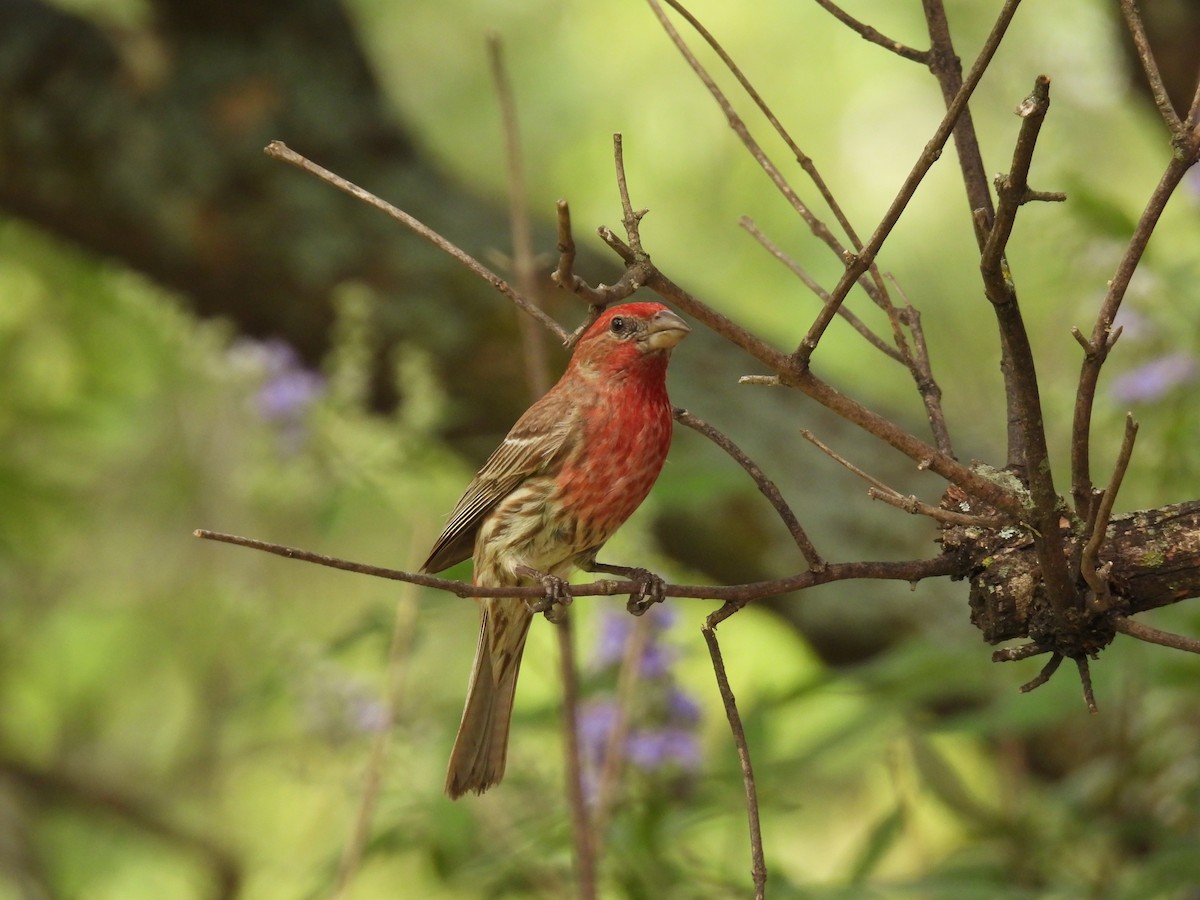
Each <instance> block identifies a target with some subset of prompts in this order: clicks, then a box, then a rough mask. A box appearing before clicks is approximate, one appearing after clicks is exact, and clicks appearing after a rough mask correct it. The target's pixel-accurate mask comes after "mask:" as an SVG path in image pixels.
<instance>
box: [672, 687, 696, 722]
mask: <svg viewBox="0 0 1200 900" xmlns="http://www.w3.org/2000/svg"><path fill="white" fill-rule="evenodd" d="M667 718H668V720H670V721H672V722H679V723H681V724H688V725H695V724H696V723H697V722H699V721H700V704H699V703H697V702H696V701H695V700H693V699H692V695H691V694H689V693H687V692H686V691H683V690H681V689H680V688H678V687H672V688H671V690H670V692H669V693H668V694H667Z"/></svg>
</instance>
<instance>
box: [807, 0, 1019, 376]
mask: <svg viewBox="0 0 1200 900" xmlns="http://www.w3.org/2000/svg"><path fill="white" fill-rule="evenodd" d="M1019 5H1020V0H1005V3H1004V7H1003V8H1002V9H1001V10H1000V14H999V15H998V16H997V18H996V22H995V24H994V25H993V26H992V30H991V31H990V32H989V33H988V36H987V39H986V40H985V41H984V45H983V48H982V49H981V50H980V51H979V56H978V57H976V59H975V62H974V64H973V65H972V66H971V71H970V72H968V73H967V77H966V78H965V79H964V80H963V84H962V87H961V88H960V89H959V91H958V93H957V95H956V96H955V98H954V100H953V101H952V102H951V103H950V104H949V106H948V107H947V109H946V114H945V115H944V116H943V118H942V121H941V124H939V125H938V127H937V129H936V130H935V131H934V133H933V137H931V138H930V139H929V141H928V143H926V145H925V149H924V150H923V151H922V152H921V155H920V156H919V157H917V161H916V163H914V165H913V167H912V169H911V170H910V171H909V174H908V177H907V178H905V180H904V184H903V185H901V187H900V190H899V191H898V192H897V194H896V196H895V198H894V199H893V200H892V203H891V205H890V206H889V207H888V210H887V212H885V213H884V215H883V218H882V219H881V220H880V222H879V225H878V226H876V228H875V231H874V233H873V234H872V235H871V237H870V238H868V240H867V242H866V244H865V245H864V246H863V249H862V250H861V251H860V252H859V253H858V254H857V255H856V256H855V257H853V258H852V259H851V260H849V261H848V263H847V265H846V271H845V272H844V273H843V274H842V277H841V279H839V281H838V283H837V285H836V286H835V287H834V289H833V290H832V291H830V302H829V303H827V304H826V305H825V308H824V309H823V310H822V311H821V314H820V315H818V316H817V318H816V319H815V320H814V322H813V324H812V327H810V328H809V330H808V334H806V335H805V336H804V339H803V340H802V341H801V342H800V345H799V346H798V347H797V348H796V352H795V353H794V354H793V358H794V360H795V361H796V363H797V364H799V365H800V366H804V367H806V366H807V365H808V361H809V359H810V358H811V357H812V353H813V351H814V350H815V349H816V347H817V343H818V342H819V341H820V339H821V335H822V334H824V333H825V329H826V328H828V327H829V323H830V322H831V321H832V320H833V316H834V315H835V314H836V313H837V307H838V306H839V305H840V304H841V303H842V302H843V301H844V300H845V299H846V296H847V295H848V294H849V293H850V289H851V288H852V287H853V286H854V284H855V283H857V281H858V279H859V278H860V277H861V276H862V274H863V273H864V272H865V271H866V270H867V269H868V267H869V266H870V264H871V263H872V262H873V261H874V259H875V257H876V256H877V255H878V254H879V251H880V249H881V248H882V247H883V244H884V242H885V241H886V240H887V238H888V235H890V234H891V232H892V229H893V228H895V226H896V223H897V222H898V221H899V220H900V215H901V214H902V213H903V212H904V210H905V209H906V208H907V207H908V204H909V201H911V200H912V197H913V195H914V194H915V193H916V191H917V188H918V187H919V186H920V184H921V182H922V181H923V180H924V178H925V175H926V174H927V173H928V172H929V170H930V169H931V168H933V164H934V163H935V162H936V161H937V159H938V157H939V156H940V155H941V152H942V148H943V147H944V146H945V145H946V141H948V140H949V139H950V135H951V134H952V133H953V131H954V127H955V124H956V123H957V121H958V117H959V116H960V115H961V114H962V112H963V110H965V109H966V108H967V101H968V100H970V98H971V95H972V94H973V93H974V92H975V88H976V86H977V85H978V84H979V81H980V79H981V78H983V73H984V72H985V71H986V70H987V68H988V66H989V65H990V64H991V61H992V56H993V55H995V52H996V50H997V48H999V46H1000V42H1001V41H1002V40H1003V38H1004V35H1005V33H1006V32H1007V30H1008V26H1009V23H1010V22H1011V21H1012V17H1013V16H1014V15H1015V14H1016V11H1017V7H1018V6H1019Z"/></svg>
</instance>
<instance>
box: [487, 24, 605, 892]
mask: <svg viewBox="0 0 1200 900" xmlns="http://www.w3.org/2000/svg"><path fill="white" fill-rule="evenodd" d="M488 58H489V61H490V63H491V69H492V80H493V82H494V83H495V86H496V94H497V99H498V101H499V105H500V117H501V121H502V123H503V127H504V147H505V158H506V160H507V165H508V196H509V219H510V223H511V230H512V242H513V271H514V273H515V275H516V279H517V285H518V286H519V288H520V290H521V293H522V294H524V295H525V296H526V297H528V298H529V299H530V301H531V302H532V303H534V304H535V305H536V303H537V296H538V285H537V259H536V256H535V253H534V248H533V228H532V226H531V225H530V219H529V205H528V201H527V191H526V189H525V165H524V160H523V157H522V152H521V135H520V128H519V127H518V123H517V104H516V99H515V97H514V96H513V90H512V84H511V82H510V79H509V76H508V68H507V66H506V65H505V63H504V54H503V46H502V44H501V41H500V38H499V37H498V36H497V35H495V34H492V35H489V36H488ZM572 256H573V249H572ZM517 324H518V327H519V328H520V332H521V346H522V350H523V353H522V356H523V358H524V360H525V371H526V380H527V381H528V384H529V392H530V394H531V399H536V398H538V397H540V396H541V395H542V394H544V393H546V391H547V390H548V389H549V387H550V366H549V360H548V358H547V355H546V342H545V340H544V338H543V332H542V331H541V330H539V329H538V328H537V325H536V323H535V322H534V321H533V319H531V318H529V317H528V316H523V315H520V311H519V310H518V311H517ZM555 632H556V634H557V635H558V651H559V656H558V658H559V683H560V684H561V686H562V694H563V716H562V723H563V756H564V766H563V769H564V771H565V773H566V779H567V785H566V794H567V804H568V806H569V808H570V811H571V834H572V840H573V845H574V852H575V871H576V880H577V882H578V885H579V896H580V900H595V898H596V858H597V857H596V842H595V840H594V836H593V832H592V826H591V822H590V821H589V817H588V810H587V803H586V800H585V798H584V796H583V772H582V765H581V763H580V756H579V733H578V729H577V725H578V720H579V674H578V670H577V668H576V665H575V652H574V644H573V642H572V639H571V616H570V610H569V609H568V610H566V611H565V614H564V615H563V617H562V619H561V620H560V621H559V622H558V623H557V627H556V628H555Z"/></svg>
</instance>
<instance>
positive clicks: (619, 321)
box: [612, 316, 625, 334]
mask: <svg viewBox="0 0 1200 900" xmlns="http://www.w3.org/2000/svg"><path fill="white" fill-rule="evenodd" d="M624 330H625V319H624V317H622V316H616V317H615V318H614V319H613V320H612V332H613V334H620V333H621V332H622V331H624Z"/></svg>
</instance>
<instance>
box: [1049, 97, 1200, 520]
mask: <svg viewBox="0 0 1200 900" xmlns="http://www.w3.org/2000/svg"><path fill="white" fill-rule="evenodd" d="M1197 98H1198V99H1200V91H1198V92H1197ZM1189 121H1190V116H1189ZM1184 142H1185V143H1188V144H1189V146H1186V147H1184V146H1180V145H1178V144H1177V147H1178V149H1177V152H1176V153H1175V154H1173V155H1172V156H1171V159H1170V161H1169V162H1168V163H1167V167H1166V170H1165V171H1164V172H1163V175H1162V177H1161V178H1160V179H1159V182H1158V184H1157V185H1156V186H1155V188H1154V192H1153V193H1152V194H1151V195H1150V199H1149V200H1148V201H1147V202H1146V208H1145V209H1144V210H1143V211H1142V215H1141V218H1140V219H1139V220H1138V223H1137V227H1136V228H1134V231H1133V234H1132V235H1130V238H1129V246H1128V247H1127V248H1126V250H1125V253H1124V255H1123V256H1122V257H1121V261H1120V262H1119V263H1118V264H1117V271H1116V273H1115V274H1114V275H1113V278H1112V280H1111V281H1110V282H1109V283H1108V292H1107V293H1106V294H1105V297H1104V302H1103V303H1102V304H1101V306H1100V312H1099V313H1098V314H1097V316H1096V324H1095V325H1094V326H1093V328H1092V335H1091V338H1090V340H1087V341H1083V340H1080V344H1081V345H1082V346H1083V348H1084V356H1083V363H1082V365H1081V366H1080V370H1079V386H1078V387H1077V388H1076V391H1075V412H1074V418H1073V419H1072V422H1071V493H1072V495H1073V497H1074V498H1075V511H1076V514H1077V515H1079V517H1080V518H1087V509H1086V504H1087V503H1088V502H1090V497H1091V492H1092V475H1091V459H1090V455H1091V451H1090V447H1091V431H1092V408H1093V407H1094V405H1095V401H1096V388H1097V386H1098V385H1099V383H1100V371H1101V369H1102V368H1103V366H1104V363H1105V361H1106V360H1107V359H1108V354H1109V351H1110V350H1112V348H1113V345H1114V344H1115V343H1116V341H1117V338H1118V337H1119V336H1120V329H1119V328H1118V329H1114V328H1113V321H1114V320H1115V319H1116V317H1117V312H1118V311H1119V310H1120V308H1121V303H1122V301H1123V300H1124V299H1125V293H1126V292H1127V291H1128V289H1129V283H1130V281H1131V280H1132V279H1133V273H1134V271H1135V270H1136V269H1137V267H1138V264H1139V263H1140V262H1141V259H1142V255H1143V254H1144V253H1145V252H1146V247H1147V245H1148V244H1149V243H1150V237H1151V235H1153V234H1154V229H1155V228H1156V227H1157V225H1158V220H1159V218H1161V216H1162V214H1163V210H1164V209H1166V206H1167V201H1168V200H1170V199H1171V195H1172V194H1173V193H1174V192H1175V189H1176V188H1177V187H1178V186H1179V183H1180V182H1181V181H1182V180H1183V177H1184V175H1186V174H1187V170H1188V169H1189V168H1191V167H1192V165H1194V164H1195V163H1196V160H1197V159H1198V158H1200V135H1198V134H1192V135H1191V137H1190V138H1188V139H1187V140H1186V141H1184ZM1077 340H1078V339H1077Z"/></svg>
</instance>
